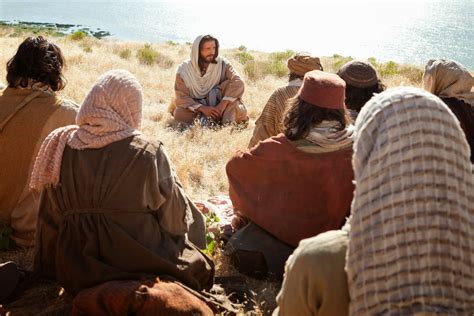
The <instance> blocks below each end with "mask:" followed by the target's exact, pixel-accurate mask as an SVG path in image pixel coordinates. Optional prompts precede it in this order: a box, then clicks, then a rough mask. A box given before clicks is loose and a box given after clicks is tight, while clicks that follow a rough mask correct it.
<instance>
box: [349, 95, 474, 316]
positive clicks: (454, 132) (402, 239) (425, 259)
mask: <svg viewBox="0 0 474 316" xmlns="http://www.w3.org/2000/svg"><path fill="white" fill-rule="evenodd" d="M355 135H356V136H355V140H354V156H353V166H354V172H355V180H356V191H355V194H354V200H353V203H352V215H351V219H350V224H351V229H350V233H349V246H348V252H347V262H346V271H347V278H348V285H349V294H350V306H349V312H350V315H382V314H383V315H387V314H388V315H390V314H397V315H414V314H418V313H419V314H421V313H429V314H432V313H436V314H442V315H454V314H456V315H459V314H462V315H472V314H473V313H474V186H473V177H472V166H471V163H470V161H469V147H468V144H467V142H466V140H465V138H464V135H463V132H462V130H461V128H460V126H459V122H458V121H457V120H456V118H455V116H454V115H453V114H452V112H451V111H450V110H449V109H448V107H447V106H446V105H445V104H444V103H443V102H442V101H441V100H440V99H439V98H437V97H435V96H434V95H432V94H430V93H428V92H425V91H422V90H419V89H416V88H395V89H390V90H387V91H386V92H385V93H382V94H379V95H377V96H375V97H374V98H372V99H371V101H369V102H368V103H367V104H366V105H365V106H364V107H363V108H362V111H361V112H360V114H359V116H358V118H357V121H356V131H355Z"/></svg>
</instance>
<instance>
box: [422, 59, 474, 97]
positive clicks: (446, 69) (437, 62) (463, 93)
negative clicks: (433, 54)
mask: <svg viewBox="0 0 474 316" xmlns="http://www.w3.org/2000/svg"><path fill="white" fill-rule="evenodd" d="M473 85H474V78H473V77H472V75H471V73H470V72H469V71H468V70H467V69H466V68H465V67H464V66H463V65H461V64H460V63H458V62H456V61H454V60H444V59H430V60H429V61H428V63H427V64H426V66H425V72H424V74H423V88H424V89H425V90H426V91H429V92H431V93H433V94H434V95H436V96H438V97H440V98H456V99H459V100H462V101H464V102H466V103H467V104H470V105H471V106H474V92H471V90H472V86H473Z"/></svg>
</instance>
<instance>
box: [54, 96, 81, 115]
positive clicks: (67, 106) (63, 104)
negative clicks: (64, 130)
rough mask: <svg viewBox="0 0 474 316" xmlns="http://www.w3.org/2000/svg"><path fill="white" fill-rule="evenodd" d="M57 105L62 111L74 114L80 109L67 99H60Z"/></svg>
mask: <svg viewBox="0 0 474 316" xmlns="http://www.w3.org/2000/svg"><path fill="white" fill-rule="evenodd" d="M58 105H59V106H60V109H61V110H63V111H67V112H74V113H77V112H79V108H80V106H79V104H77V103H76V102H74V101H72V100H69V99H60V101H59V103H58Z"/></svg>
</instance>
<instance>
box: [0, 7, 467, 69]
mask: <svg viewBox="0 0 474 316" xmlns="http://www.w3.org/2000/svg"><path fill="white" fill-rule="evenodd" d="M33 4H34V5H35V10H31V6H32V5H33ZM38 4H39V5H38ZM472 13H474V1H469V0H451V1H436V2H424V1H421V2H417V1H415V2H403V1H402V2H399V3H398V2H397V3H394V2H390V1H381V2H380V3H379V2H363V3H355V2H348V3H345V2H335V3H332V2H331V3H329V2H319V1H316V2H315V3H312V2H304V3H291V4H289V3H282V2H276V3H268V2H256V3H254V4H252V3H249V2H243V3H240V4H237V3H234V2H228V3H224V4H217V3H202V2H201V3H190V2H185V1H166V2H163V1H158V2H156V1H145V2H129V1H124V0H119V1H115V2H88V1H75V2H71V3H63V2H55V1H46V0H39V1H36V2H30V1H15V2H9V1H1V2H0V21H9V22H12V21H24V22H39V23H63V24H72V25H80V26H82V27H87V28H90V29H92V30H100V31H107V32H110V33H111V36H110V38H111V39H116V40H123V41H139V42H150V43H163V42H166V41H174V42H179V43H184V42H192V41H193V40H194V38H195V37H196V36H197V35H199V34H213V35H215V36H216V37H217V38H218V39H219V41H220V43H221V45H222V47H224V48H235V47H239V46H241V45H244V46H245V47H247V48H248V49H249V50H258V51H264V52H273V51H284V50H287V49H291V50H293V51H308V52H310V53H313V54H315V55H320V56H332V55H334V54H338V55H343V56H351V57H353V58H363V59H367V58H370V57H375V58H376V59H377V60H380V61H389V60H393V61H396V62H400V63H409V64H424V63H426V62H427V61H428V59H431V58H444V59H454V60H457V61H459V62H461V63H462V64H464V65H465V66H466V67H467V68H469V69H471V70H472V69H474V44H473V43H474V32H472V30H471V28H472V25H474V18H473V17H472V15H473V14H472Z"/></svg>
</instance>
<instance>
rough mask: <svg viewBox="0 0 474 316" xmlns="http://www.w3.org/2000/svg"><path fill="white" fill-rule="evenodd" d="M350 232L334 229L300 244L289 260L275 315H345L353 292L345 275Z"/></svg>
mask: <svg viewBox="0 0 474 316" xmlns="http://www.w3.org/2000/svg"><path fill="white" fill-rule="evenodd" d="M347 244H348V233H347V231H344V230H333V231H328V232H325V233H322V234H319V235H318V236H316V237H312V238H308V239H304V240H302V241H301V242H300V244H299V246H298V248H296V250H295V252H294V253H293V255H291V256H290V258H289V259H288V261H287V263H286V264H287V266H286V271H285V278H284V280H283V284H282V287H281V290H280V293H279V294H278V296H277V303H278V307H277V308H276V309H275V311H274V312H273V315H274V316H292V315H298V316H306V315H308V316H309V315H314V316H334V315H337V316H344V315H348V313H349V291H348V289H347V277H346V273H345V272H344V264H345V256H346V250H347Z"/></svg>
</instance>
